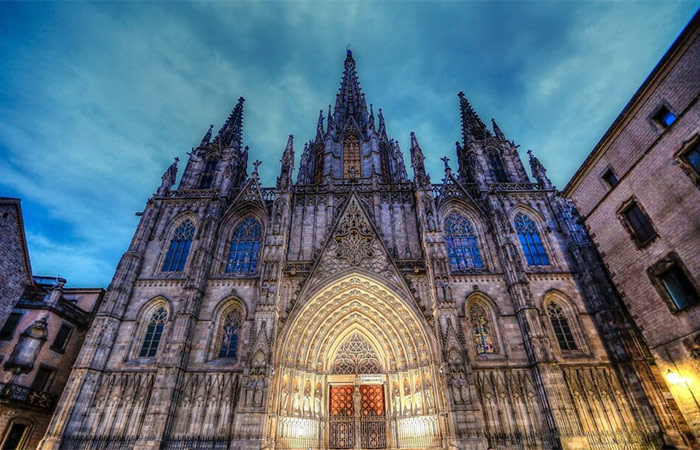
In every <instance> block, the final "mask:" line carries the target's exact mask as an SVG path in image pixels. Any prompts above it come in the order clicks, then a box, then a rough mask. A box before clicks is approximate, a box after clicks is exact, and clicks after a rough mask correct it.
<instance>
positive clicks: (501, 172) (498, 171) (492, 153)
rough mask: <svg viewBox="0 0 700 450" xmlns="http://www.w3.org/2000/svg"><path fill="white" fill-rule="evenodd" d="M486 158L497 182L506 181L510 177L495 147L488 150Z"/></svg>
mask: <svg viewBox="0 0 700 450" xmlns="http://www.w3.org/2000/svg"><path fill="white" fill-rule="evenodd" d="M488 159H489V168H490V169H491V175H492V176H493V179H494V180H495V181H496V182H498V183H508V182H509V181H510V179H509V178H508V173H507V172H506V168H505V165H504V164H503V159H501V155H499V154H498V151H497V150H495V149H492V150H489V152H488Z"/></svg>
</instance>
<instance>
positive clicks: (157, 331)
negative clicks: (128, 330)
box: [139, 306, 168, 358]
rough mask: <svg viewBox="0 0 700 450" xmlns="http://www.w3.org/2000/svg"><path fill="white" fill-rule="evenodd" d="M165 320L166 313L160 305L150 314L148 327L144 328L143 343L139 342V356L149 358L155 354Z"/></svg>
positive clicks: (166, 317) (166, 318)
mask: <svg viewBox="0 0 700 450" xmlns="http://www.w3.org/2000/svg"><path fill="white" fill-rule="evenodd" d="M167 320H168V313H167V312H166V311H165V308H164V307H162V306H161V307H160V308H158V309H156V310H155V312H154V313H153V315H151V318H150V320H149V322H148V328H146V335H145V336H144V338H143V344H141V351H140V352H139V357H149V358H150V357H153V356H156V352H157V351H158V345H159V344H160V338H161V337H162V336H163V328H165V322H166V321H167Z"/></svg>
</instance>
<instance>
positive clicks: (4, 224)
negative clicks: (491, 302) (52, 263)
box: [0, 197, 32, 323]
mask: <svg viewBox="0 0 700 450" xmlns="http://www.w3.org/2000/svg"><path fill="white" fill-rule="evenodd" d="M31 282H32V269H31V266H30V264H29V253H28V252H27V241H26V238H25V236H24V224H23V220H22V208H21V207H20V200H19V199H18V198H7V197H0V323H5V319H7V316H8V315H9V314H10V312H11V311H12V308H13V307H14V306H15V303H17V300H19V296H20V295H22V292H24V288H25V287H26V286H27V285H28V284H31Z"/></svg>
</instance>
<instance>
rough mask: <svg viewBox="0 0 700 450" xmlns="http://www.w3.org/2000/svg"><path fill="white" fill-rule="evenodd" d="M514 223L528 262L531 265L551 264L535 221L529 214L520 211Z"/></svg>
mask: <svg viewBox="0 0 700 450" xmlns="http://www.w3.org/2000/svg"><path fill="white" fill-rule="evenodd" d="M513 223H514V225H515V231H516V232H517V233H518V239H520V246H521V247H522V249H523V253H524V254H525V260H526V261H527V264H528V265H530V266H547V265H549V258H547V252H545V250H544V245H542V239H540V233H539V232H538V231H537V225H535V222H534V221H533V220H532V219H531V218H530V217H528V216H527V215H525V214H523V213H520V212H519V213H518V214H516V215H515V220H514V221H513Z"/></svg>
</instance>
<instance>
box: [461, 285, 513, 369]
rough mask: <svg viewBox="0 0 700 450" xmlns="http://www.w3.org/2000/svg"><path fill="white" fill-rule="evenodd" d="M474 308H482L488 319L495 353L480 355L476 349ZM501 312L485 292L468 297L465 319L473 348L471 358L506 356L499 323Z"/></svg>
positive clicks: (465, 305)
mask: <svg viewBox="0 0 700 450" xmlns="http://www.w3.org/2000/svg"><path fill="white" fill-rule="evenodd" d="M473 308H480V309H481V311H483V314H485V316H486V318H487V319H488V322H489V323H488V326H489V328H490V329H489V332H490V334H491V337H492V339H493V344H494V347H495V348H494V351H493V353H481V354H480V353H479V351H478V349H477V348H476V345H477V343H476V339H477V337H476V335H475V330H474V323H473V321H472V319H473V312H474V309H473ZM499 316H500V312H499V309H498V305H496V303H495V302H494V301H493V299H491V297H489V296H488V295H486V294H485V293H483V292H479V291H475V292H472V293H471V294H469V296H467V298H466V300H465V302H464V317H465V319H466V320H465V322H466V325H467V335H468V336H469V342H470V343H471V344H470V347H471V348H473V350H474V351H473V352H471V353H470V355H471V356H476V357H477V358H489V357H503V356H505V346H504V345H503V341H502V339H501V332H500V331H501V327H500V323H499Z"/></svg>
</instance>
